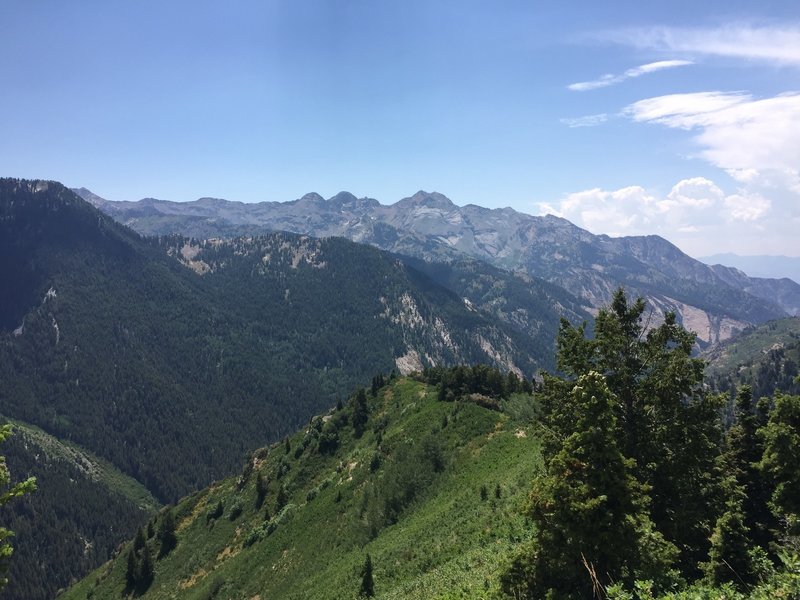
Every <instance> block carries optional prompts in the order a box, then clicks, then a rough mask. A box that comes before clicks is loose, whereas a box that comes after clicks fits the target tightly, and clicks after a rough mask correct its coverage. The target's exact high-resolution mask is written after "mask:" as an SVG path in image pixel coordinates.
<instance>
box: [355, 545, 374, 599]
mask: <svg viewBox="0 0 800 600" xmlns="http://www.w3.org/2000/svg"><path fill="white" fill-rule="evenodd" d="M358 595H359V597H360V598H372V597H373V596H375V581H374V580H373V578H372V557H371V556H370V555H369V554H367V558H366V559H365V560H364V566H363V567H362V568H361V587H360V588H359V591H358Z"/></svg>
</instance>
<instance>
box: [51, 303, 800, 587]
mask: <svg viewBox="0 0 800 600" xmlns="http://www.w3.org/2000/svg"><path fill="white" fill-rule="evenodd" d="M643 311H644V304H643V302H642V301H641V300H638V301H635V302H629V301H628V299H627V298H626V297H625V295H624V293H623V292H622V291H618V292H617V294H616V295H615V297H614V302H613V303H612V305H611V306H609V307H608V308H607V309H604V310H603V311H601V312H600V314H599V315H598V317H597V319H596V321H595V325H594V327H593V332H592V335H591V336H589V335H587V334H588V332H587V330H586V327H585V325H583V326H580V325H579V326H574V325H572V324H570V323H569V322H567V321H564V322H562V325H561V329H560V333H559V336H558V356H557V359H558V367H559V372H560V375H547V376H545V377H544V380H543V381H540V382H531V381H528V380H524V379H520V378H518V377H516V376H515V375H513V374H511V375H509V374H508V373H503V372H501V371H499V370H497V369H494V368H491V367H488V366H481V365H475V366H462V367H454V368H448V369H443V368H432V369H427V370H425V371H423V372H422V373H419V374H417V375H415V376H414V377H413V378H411V379H408V378H395V377H394V376H391V377H386V376H383V375H380V376H377V377H375V378H373V381H372V386H370V387H368V388H361V389H358V390H356V391H355V392H354V393H353V394H352V395H351V396H350V397H349V398H348V400H347V401H346V402H342V403H340V404H339V405H338V406H337V407H336V408H335V409H332V410H331V411H330V412H328V413H327V414H324V415H321V416H319V417H315V418H314V419H312V420H311V421H310V423H309V424H308V425H307V426H306V427H304V428H303V429H302V430H301V431H299V432H298V433H297V434H295V435H294V436H291V437H289V438H286V439H285V440H284V441H283V442H281V443H278V444H274V445H273V446H271V447H269V448H265V449H263V450H261V451H258V452H256V453H254V454H253V456H252V457H250V459H249V460H248V461H247V462H246V463H245V465H244V468H243V469H242V472H241V475H240V476H239V477H238V478H230V479H228V480H225V481H223V482H219V483H218V484H216V485H214V486H212V487H211V488H208V489H206V490H204V491H202V492H200V493H198V494H194V495H192V496H190V497H188V498H186V499H184V500H183V501H181V502H180V503H179V504H178V505H177V506H175V507H174V508H168V509H165V511H162V513H161V514H160V515H159V517H158V518H157V519H156V520H155V521H153V522H152V523H151V524H150V525H149V526H148V527H147V528H145V529H143V532H142V534H141V535H137V539H136V540H134V542H133V543H132V544H129V545H127V546H126V547H125V549H123V551H122V552H121V553H120V554H119V555H118V557H117V559H116V560H115V561H113V562H112V563H109V564H108V565H106V566H105V567H103V568H101V569H100V570H99V571H97V572H96V573H95V574H94V575H93V576H92V577H90V578H88V579H86V580H84V581H83V582H81V583H80V584H79V585H78V586H76V587H75V588H74V589H72V590H70V592H69V593H68V594H67V596H66V597H67V598H84V597H87V595H91V596H92V597H93V598H118V597H120V595H124V594H126V593H133V594H136V595H142V596H143V597H145V598H166V597H170V595H171V594H173V593H174V592H173V590H175V589H180V590H181V593H180V594H179V596H180V597H186V598H208V597H252V596H254V595H255V594H261V595H262V597H264V596H277V597H281V598H331V597H336V598H355V597H358V596H359V595H360V596H362V597H363V596H367V597H370V596H372V595H375V597H385V598H397V597H402V598H431V597H447V598H503V597H507V598H531V599H534V598H562V599H572V598H575V599H579V598H615V599H618V600H633V599H635V598H639V599H642V600H643V599H645V598H676V599H677V598H685V599H690V598H713V599H722V598H726V599H738V598H745V597H753V598H775V597H784V598H789V597H796V596H797V595H798V594H800V584H799V583H798V582H800V566H799V565H800V558H798V555H799V553H798V548H800V546H799V545H798V534H799V533H800V531H798V526H797V523H798V521H797V518H798V517H797V515H798V510H800V506H798V504H797V498H800V489H798V488H797V486H798V485H799V484H800V473H799V472H798V464H800V461H798V460H797V458H798V457H797V456H796V453H797V449H798V448H800V397H798V396H791V395H787V394H783V393H777V394H775V396H774V397H772V398H764V399H756V398H755V397H754V396H753V394H752V390H751V389H750V388H748V387H747V386H744V387H740V388H739V389H738V393H737V394H736V395H735V397H734V398H732V397H731V395H730V394H719V393H715V392H713V391H711V390H709V388H708V386H707V385H705V383H704V372H703V367H704V363H703V361H702V360H700V359H697V358H694V357H693V355H692V348H693V345H694V339H693V338H694V336H693V334H691V333H689V332H687V331H685V330H684V329H683V328H682V327H680V325H678V324H677V323H676V322H675V320H674V319H673V318H672V317H669V318H668V319H667V320H666V321H665V322H664V323H663V324H662V325H660V326H659V327H658V328H655V329H652V330H649V331H645V329H644V323H643V319H642V315H643ZM731 403H733V408H732V410H733V413H734V416H735V419H734V421H733V422H732V423H731V424H728V425H726V420H725V416H726V414H727V408H728V407H729V406H730V405H731ZM163 522H166V523H167V525H164V526H162V525H161V524H162V523H163ZM172 522H174V523H176V524H177V525H176V526H175V527H174V530H175V531H176V532H177V533H176V535H175V538H174V539H172V538H170V542H169V543H168V544H167V546H168V547H169V548H170V550H169V551H168V552H164V551H163V550H162V547H163V541H162V540H161V539H160V538H159V537H158V533H154V534H152V535H151V534H149V533H147V532H148V531H151V532H158V531H161V530H167V531H172V530H173V525H172V524H171V523H172ZM276 572H277V573H279V575H278V576H275V573H276Z"/></svg>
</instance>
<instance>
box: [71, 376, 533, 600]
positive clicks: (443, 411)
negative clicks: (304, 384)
mask: <svg viewBox="0 0 800 600" xmlns="http://www.w3.org/2000/svg"><path fill="white" fill-rule="evenodd" d="M471 372H472V371H471V370H470V369H467V373H471ZM476 373H478V374H483V375H486V376H489V377H490V378H494V379H495V381H496V382H498V383H499V386H497V387H494V388H493V389H494V391H492V387H491V386H490V387H489V389H487V388H479V387H475V388H471V387H470V384H468V383H466V382H465V385H464V388H463V390H462V389H459V390H458V391H459V393H458V394H456V395H455V397H454V398H453V399H452V400H451V401H440V400H439V399H438V396H439V394H438V390H437V388H436V387H435V386H433V385H430V384H426V383H424V382H421V381H416V380H413V379H405V378H399V379H395V380H387V381H386V383H385V385H381V384H380V383H378V385H377V386H376V388H375V394H374V395H373V393H372V391H371V389H367V390H363V389H362V390H361V391H360V392H356V393H354V394H353V395H352V396H351V397H350V398H349V399H348V401H347V402H346V403H345V404H344V406H343V407H342V408H337V409H335V410H332V411H331V412H329V413H326V414H323V415H320V416H318V417H315V418H314V419H312V421H311V422H310V423H309V424H308V425H307V426H306V427H304V428H303V429H302V430H300V431H299V432H297V433H296V434H295V435H293V436H290V437H289V438H287V439H286V440H285V441H284V442H282V443H279V444H275V445H273V446H271V447H269V448H265V449H263V450H261V451H258V452H256V453H255V454H254V455H253V456H251V457H249V458H248V460H247V461H246V463H245V464H244V467H243V469H242V470H241V475H239V476H237V477H231V478H228V479H226V480H224V481H221V482H218V483H216V484H215V485H213V486H211V487H210V488H207V489H205V490H203V491H201V492H199V493H196V494H193V495H191V496H189V497H188V498H185V499H184V500H182V501H181V502H179V503H178V504H177V505H176V506H174V507H168V508H167V509H165V510H164V511H162V512H161V513H160V514H159V515H158V517H157V518H156V519H154V522H153V524H152V528H151V529H152V530H154V531H156V534H155V535H154V536H152V537H148V536H147V534H146V531H145V535H144V536H143V542H144V543H143V544H142V545H141V546H140V544H139V543H138V542H137V543H135V544H128V545H127V546H126V547H125V548H124V549H123V550H122V552H121V553H120V554H119V555H118V557H117V558H116V560H114V561H113V562H111V563H108V564H106V565H104V566H103V567H101V568H100V569H98V570H97V571H96V572H95V573H93V574H92V575H90V576H89V577H88V578H86V579H85V580H84V581H83V582H81V583H80V584H79V585H78V586H76V587H75V588H73V589H71V590H69V591H68V592H67V593H66V594H65V595H64V596H63V598H65V599H70V600H71V599H73V598H75V599H77V598H79V599H80V600H84V599H85V598H87V597H88V596H91V597H92V598H93V599H96V600H100V599H103V598H109V599H111V598H114V599H118V598H121V597H123V596H124V595H126V594H127V593H131V592H132V593H134V594H135V595H139V594H141V595H142V597H143V598H172V597H180V598H253V597H256V596H258V597H261V598H282V599H287V600H288V599H292V598H296V599H298V600H300V599H303V600H312V599H317V598H319V599H322V598H325V599H329V598H356V597H357V596H358V595H359V591H360V589H361V588H362V585H363V583H364V579H365V577H364V575H363V567H364V564H365V561H366V558H367V556H368V555H369V557H370V560H371V565H372V567H371V569H372V575H371V578H372V589H373V592H374V594H375V595H377V596H378V597H381V598H398V599H400V598H403V599H412V598H419V599H426V600H427V599H430V598H444V597H451V598H482V597H488V596H489V595H490V594H491V593H493V592H494V591H496V589H497V578H498V576H499V574H500V573H501V572H502V568H503V564H504V561H505V560H506V559H508V558H509V557H510V556H511V555H512V553H513V551H514V549H515V548H516V546H517V544H519V543H520V542H522V541H524V540H526V539H527V538H528V537H529V530H528V528H527V527H526V525H525V517H524V515H523V514H522V513H521V512H520V509H521V508H522V507H523V506H524V504H525V499H526V496H527V494H528V490H529V483H530V478H531V475H532V474H535V473H536V472H538V470H539V469H540V468H541V465H540V458H539V452H538V442H537V440H536V438H535V436H533V435H531V434H532V431H533V430H532V429H531V425H532V422H531V417H532V416H533V411H532V407H531V406H530V396H528V395H526V394H525V393H524V392H523V391H522V390H521V389H520V392H517V393H511V394H509V393H508V391H507V388H506V386H505V384H506V378H505V375H502V374H500V373H496V372H495V373H492V372H491V370H489V369H483V370H477V371H476ZM498 376H499V377H498ZM436 378H437V376H436V375H434V379H436ZM517 383H519V382H517ZM472 389H474V390H475V391H474V392H472V391H471V390H472ZM478 390H480V391H481V392H483V393H479V391H478ZM489 394H491V395H489ZM503 397H505V399H501V398H503ZM501 408H502V410H498V409H501ZM167 521H169V522H173V523H174V532H175V540H176V541H175V543H174V548H172V549H170V550H169V551H168V552H164V551H163V550H162V548H163V547H164V546H163V543H162V541H161V540H160V539H159V534H158V531H159V530H160V529H161V527H162V523H164V522H167ZM145 529H147V528H145ZM136 546H140V547H139V548H138V549H135V548H136ZM145 557H147V558H146V559H145ZM145 560H146V561H148V562H149V563H150V565H151V570H148V569H149V568H148V567H146V565H145V568H144V569H143V567H142V565H143V564H144V562H145ZM129 565H130V566H129Z"/></svg>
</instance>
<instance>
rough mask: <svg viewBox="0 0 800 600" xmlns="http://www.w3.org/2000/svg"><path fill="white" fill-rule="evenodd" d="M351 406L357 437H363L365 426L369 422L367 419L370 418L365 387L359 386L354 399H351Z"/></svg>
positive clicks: (352, 420)
mask: <svg viewBox="0 0 800 600" xmlns="http://www.w3.org/2000/svg"><path fill="white" fill-rule="evenodd" d="M350 406H351V410H352V416H351V422H352V424H353V429H354V432H355V434H356V437H361V436H362V435H363V433H364V426H365V425H366V424H367V419H368V418H369V408H368V407H367V394H366V392H365V391H364V388H359V390H358V391H357V392H356V393H355V395H354V396H353V399H352V400H351V401H350Z"/></svg>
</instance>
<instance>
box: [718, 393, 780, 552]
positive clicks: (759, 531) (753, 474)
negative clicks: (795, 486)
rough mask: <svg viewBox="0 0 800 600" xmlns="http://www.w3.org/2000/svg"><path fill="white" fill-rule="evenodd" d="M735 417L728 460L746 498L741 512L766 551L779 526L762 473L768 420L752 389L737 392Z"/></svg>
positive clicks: (730, 436) (729, 435) (755, 537)
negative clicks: (762, 429)
mask: <svg viewBox="0 0 800 600" xmlns="http://www.w3.org/2000/svg"><path fill="white" fill-rule="evenodd" d="M735 417H736V421H735V423H734V424H733V425H732V426H731V428H730V429H729V430H728V434H727V440H726V441H727V452H726V454H725V460H726V463H727V466H728V469H729V471H730V472H731V473H732V474H733V476H734V477H735V482H736V484H738V488H739V490H740V493H741V494H742V495H743V499H742V502H741V511H742V514H743V516H744V523H745V525H746V527H747V528H748V529H749V530H750V535H751V538H752V540H753V543H755V544H756V545H758V546H760V547H761V548H766V547H767V545H768V542H769V541H770V540H771V539H772V534H771V531H770V530H771V529H774V528H775V526H776V523H775V519H774V516H773V515H772V513H771V511H770V509H769V499H770V495H771V493H772V490H771V489H770V486H769V483H768V482H767V481H766V480H765V478H764V475H763V474H762V473H761V471H760V470H759V462H760V461H761V457H762V455H763V453H764V444H763V441H762V440H761V438H760V437H759V435H758V430H759V428H760V427H761V426H763V425H764V422H763V421H764V420H763V418H762V416H761V415H760V414H759V411H758V410H757V409H756V406H755V403H754V401H753V393H752V389H751V388H750V386H742V387H741V388H739V390H738V391H737V394H736V405H735ZM726 512H729V510H726Z"/></svg>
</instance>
